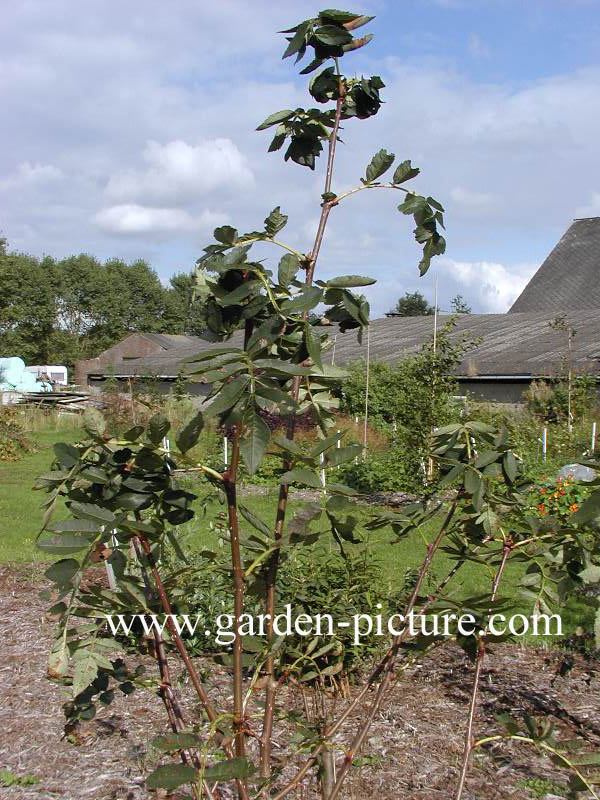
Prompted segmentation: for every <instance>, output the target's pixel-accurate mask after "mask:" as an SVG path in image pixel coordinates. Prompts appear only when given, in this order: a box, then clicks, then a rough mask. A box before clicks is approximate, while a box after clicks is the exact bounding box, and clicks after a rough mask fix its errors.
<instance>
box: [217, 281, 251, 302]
mask: <svg viewBox="0 0 600 800" xmlns="http://www.w3.org/2000/svg"><path fill="white" fill-rule="evenodd" d="M259 286H260V281H253V280H250V281H245V282H244V283H242V285H241V286H238V287H237V289H234V290H233V291H232V292H229V293H228V294H226V295H223V296H222V297H219V298H218V301H219V304H220V305H221V306H224V307H225V308H227V306H237V305H239V304H240V303H241V302H242V300H245V299H246V298H247V297H248V296H249V295H251V294H252V293H253V292H255V291H256V289H257V288H258V287H259Z"/></svg>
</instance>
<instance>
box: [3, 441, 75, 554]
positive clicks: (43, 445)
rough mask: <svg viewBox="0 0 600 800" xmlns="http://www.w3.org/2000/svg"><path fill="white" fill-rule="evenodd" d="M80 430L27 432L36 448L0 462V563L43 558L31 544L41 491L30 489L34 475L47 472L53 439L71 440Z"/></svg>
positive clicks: (39, 518)
mask: <svg viewBox="0 0 600 800" xmlns="http://www.w3.org/2000/svg"><path fill="white" fill-rule="evenodd" d="M80 436H81V431H79V430H77V429H75V428H71V429H66V430H58V431H56V430H45V431H37V432H36V433H32V434H30V438H31V439H32V440H33V441H34V442H35V443H36V445H37V447H38V448H39V449H38V450H37V452H35V453H31V454H29V455H27V456H25V457H24V458H22V459H20V460H19V461H6V462H4V461H3V462H0V563H7V562H11V561H21V562H22V561H43V560H44V557H43V555H42V553H40V551H39V550H37V549H36V547H35V537H36V536H37V534H38V531H39V529H40V526H41V524H42V514H43V512H42V510H41V509H40V504H41V503H42V502H43V501H44V499H45V495H44V494H43V493H42V492H34V491H32V487H33V484H34V483H35V479H36V478H37V476H38V475H41V474H43V473H44V472H48V471H49V469H50V464H51V462H52V458H53V454H52V445H53V444H54V443H55V442H75V441H77V439H78V438H79V437H80Z"/></svg>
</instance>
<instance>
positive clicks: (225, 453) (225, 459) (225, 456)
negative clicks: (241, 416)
mask: <svg viewBox="0 0 600 800" xmlns="http://www.w3.org/2000/svg"><path fill="white" fill-rule="evenodd" d="M227 444H228V442H227V434H225V436H223V461H224V462H225V466H227V460H228V458H229V453H228V452H227Z"/></svg>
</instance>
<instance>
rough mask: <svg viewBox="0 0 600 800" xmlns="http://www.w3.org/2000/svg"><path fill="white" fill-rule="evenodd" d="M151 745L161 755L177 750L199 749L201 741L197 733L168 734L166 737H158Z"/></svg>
mask: <svg viewBox="0 0 600 800" xmlns="http://www.w3.org/2000/svg"><path fill="white" fill-rule="evenodd" d="M150 744H151V745H152V747H154V748H155V749H156V750H160V752H161V753H174V752H176V751H177V750H185V749H187V748H189V747H198V746H199V744H200V740H199V739H198V737H197V736H196V734H195V733H167V734H165V735H164V736H156V737H155V738H154V739H152V741H151V742H150Z"/></svg>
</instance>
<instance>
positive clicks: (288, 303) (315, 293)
mask: <svg viewBox="0 0 600 800" xmlns="http://www.w3.org/2000/svg"><path fill="white" fill-rule="evenodd" d="M322 298H323V290H322V289H319V288H318V286H305V287H304V288H303V290H302V292H301V293H300V294H298V295H296V297H293V298H291V299H290V300H284V301H283V303H282V304H281V310H282V311H283V313H285V314H297V313H299V312H301V311H310V309H311V308H314V307H315V306H317V305H318V304H319V303H320V302H321V300H322Z"/></svg>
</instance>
